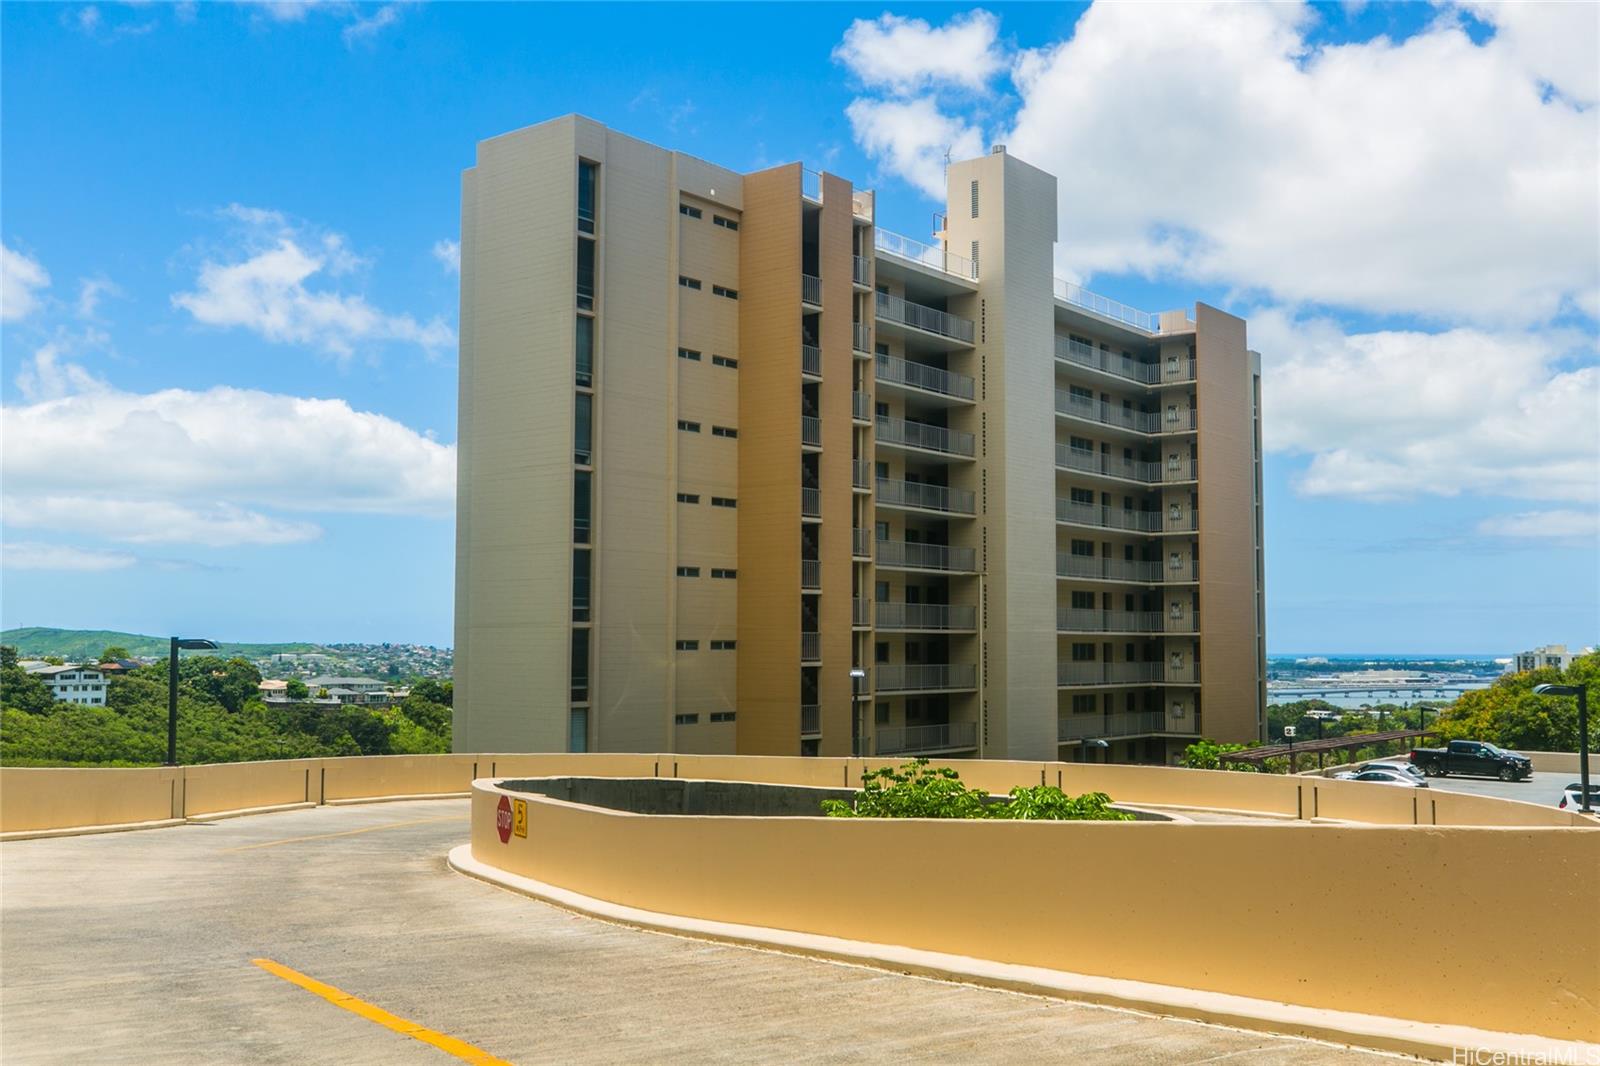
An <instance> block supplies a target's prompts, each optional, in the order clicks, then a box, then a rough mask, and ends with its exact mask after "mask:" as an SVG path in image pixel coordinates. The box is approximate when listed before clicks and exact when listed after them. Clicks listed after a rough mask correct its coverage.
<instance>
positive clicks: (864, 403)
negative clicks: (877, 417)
mask: <svg viewBox="0 0 1600 1066" xmlns="http://www.w3.org/2000/svg"><path fill="white" fill-rule="evenodd" d="M850 414H851V416H852V417H854V418H855V420H856V421H857V422H871V421H872V397H871V396H868V395H867V394H866V393H864V392H852V393H851V394H850Z"/></svg>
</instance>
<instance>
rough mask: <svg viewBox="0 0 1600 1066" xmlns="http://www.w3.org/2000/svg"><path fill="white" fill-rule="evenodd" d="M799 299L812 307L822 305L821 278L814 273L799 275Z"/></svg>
mask: <svg viewBox="0 0 1600 1066" xmlns="http://www.w3.org/2000/svg"><path fill="white" fill-rule="evenodd" d="M800 299H801V301H802V302H803V303H808V304H810V305H811V306H813V307H821V306H822V279H821V278H819V277H817V276H816V275H815V274H801V275H800Z"/></svg>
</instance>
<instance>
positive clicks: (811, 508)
mask: <svg viewBox="0 0 1600 1066" xmlns="http://www.w3.org/2000/svg"><path fill="white" fill-rule="evenodd" d="M800 513H801V514H802V515H804V516H805V517H807V518H821V517H822V490H821V489H808V488H801V490H800Z"/></svg>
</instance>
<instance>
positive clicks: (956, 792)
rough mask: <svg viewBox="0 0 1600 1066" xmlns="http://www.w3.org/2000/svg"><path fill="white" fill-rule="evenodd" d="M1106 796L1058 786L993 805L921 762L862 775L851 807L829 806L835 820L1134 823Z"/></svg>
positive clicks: (1021, 791) (825, 806)
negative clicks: (1067, 790)
mask: <svg viewBox="0 0 1600 1066" xmlns="http://www.w3.org/2000/svg"><path fill="white" fill-rule="evenodd" d="M1110 804H1111V797H1110V796H1107V795H1106V794H1105V793H1104V792H1088V793H1085V794H1084V795H1082V796H1069V795H1067V794H1066V793H1065V792H1062V791H1061V790H1060V789H1059V788H1056V787H1055V786H1054V785H1036V786H1034V787H1032V788H1022V787H1020V786H1019V787H1017V788H1013V789H1012V790H1011V793H1010V799H1009V800H1007V801H991V800H990V798H989V795H988V793H986V792H984V791H983V790H982V789H978V788H968V787H967V786H966V785H964V784H962V783H961V775H960V774H958V773H956V771H955V770H952V769H951V768H950V767H948V766H929V765H928V760H927V759H915V760H913V761H911V762H908V763H906V764H904V765H903V766H900V767H899V768H895V767H889V766H885V767H882V768H880V769H877V770H869V771H868V772H866V773H864V774H862V775H861V788H860V789H859V790H858V791H857V792H856V795H855V798H854V799H853V800H851V801H850V802H848V803H847V802H845V801H844V800H823V801H822V813H823V814H826V815H827V816H828V817H830V818H1009V819H1028V820H1034V819H1038V820H1051V821H1100V822H1125V821H1132V820H1133V815H1131V814H1128V813H1126V812H1125V811H1117V810H1112V809H1111V806H1110Z"/></svg>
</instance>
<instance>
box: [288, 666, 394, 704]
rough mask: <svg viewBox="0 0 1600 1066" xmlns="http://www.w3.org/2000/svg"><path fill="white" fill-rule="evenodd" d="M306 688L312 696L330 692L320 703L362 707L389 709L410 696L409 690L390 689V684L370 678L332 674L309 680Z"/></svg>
mask: <svg viewBox="0 0 1600 1066" xmlns="http://www.w3.org/2000/svg"><path fill="white" fill-rule="evenodd" d="M306 688H308V689H310V690H311V695H312V696H316V695H317V693H319V692H321V691H322V690H323V689H327V690H328V698H327V700H318V701H317V702H319V703H322V702H330V701H331V702H335V703H347V704H353V705H356V706H362V707H388V706H390V705H391V704H395V703H399V702H400V701H401V700H403V699H405V698H406V696H407V695H409V694H410V693H409V690H408V689H404V688H390V687H389V684H388V682H385V681H376V680H374V679H372V678H370V677H335V676H333V675H331V674H325V675H322V676H319V677H311V678H307V679H306Z"/></svg>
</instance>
